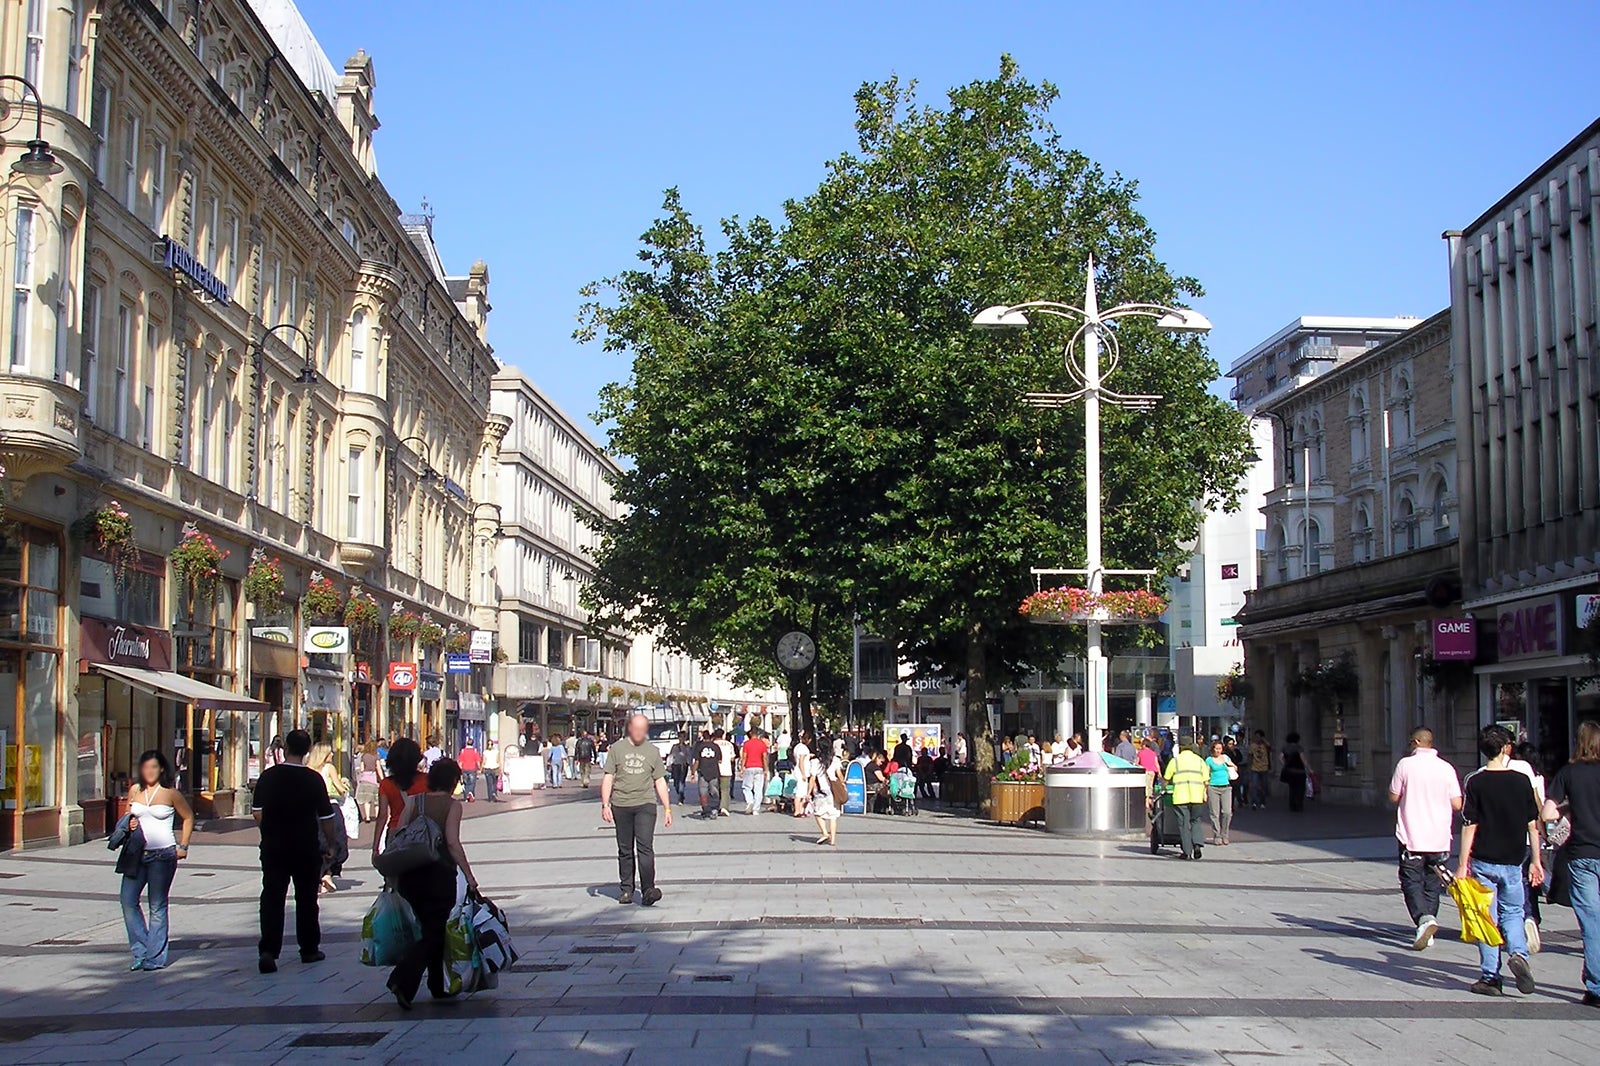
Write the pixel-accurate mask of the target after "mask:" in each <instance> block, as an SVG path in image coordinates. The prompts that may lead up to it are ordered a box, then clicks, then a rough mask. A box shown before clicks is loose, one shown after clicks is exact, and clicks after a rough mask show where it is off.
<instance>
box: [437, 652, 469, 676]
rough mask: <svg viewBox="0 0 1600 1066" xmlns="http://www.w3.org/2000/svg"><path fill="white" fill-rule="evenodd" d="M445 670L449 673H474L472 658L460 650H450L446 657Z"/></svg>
mask: <svg viewBox="0 0 1600 1066" xmlns="http://www.w3.org/2000/svg"><path fill="white" fill-rule="evenodd" d="M444 672H445V673H447V674H470V673H472V660H471V659H470V658H468V657H467V656H465V655H462V654H460V653H459V652H448V653H446V654H445V657H444Z"/></svg>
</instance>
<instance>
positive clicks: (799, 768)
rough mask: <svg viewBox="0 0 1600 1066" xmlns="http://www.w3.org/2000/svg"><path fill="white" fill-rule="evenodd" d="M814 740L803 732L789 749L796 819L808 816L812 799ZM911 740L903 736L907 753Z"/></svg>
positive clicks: (807, 733)
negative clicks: (807, 811)
mask: <svg viewBox="0 0 1600 1066" xmlns="http://www.w3.org/2000/svg"><path fill="white" fill-rule="evenodd" d="M812 739H813V738H812V736H811V734H810V733H809V732H807V731H802V732H801V733H800V735H799V736H797V737H796V738H795V741H794V746H793V747H791V748H790V749H789V764H790V766H791V767H792V769H791V770H790V773H791V774H793V776H794V816H795V817H796V818H804V817H805V816H806V806H807V804H808V802H809V801H810V797H811V792H810V780H811V778H810V776H809V775H808V774H807V772H806V771H807V769H808V768H809V767H810V765H811V743H812ZM910 739H911V738H910V737H909V736H907V735H906V734H901V741H900V742H901V743H902V744H904V745H905V746H906V750H907V751H910V750H911V745H910V744H909V743H907V742H908V741H909V740H910Z"/></svg>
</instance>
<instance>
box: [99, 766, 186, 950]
mask: <svg viewBox="0 0 1600 1066" xmlns="http://www.w3.org/2000/svg"><path fill="white" fill-rule="evenodd" d="M173 784H174V779H173V776H172V764H171V763H169V762H168V761H167V757H166V756H165V755H163V754H161V752H159V751H154V750H152V751H147V752H145V753H144V754H143V755H141V756H139V780H138V782H137V783H135V784H134V785H132V786H131V787H129V789H128V815H129V818H128V831H129V833H136V834H138V835H137V836H135V837H134V841H135V844H134V847H138V844H137V841H138V840H139V839H140V838H141V837H142V839H143V841H144V844H143V847H142V848H140V849H139V850H138V852H137V854H135V853H132V852H129V854H128V862H127V863H124V862H123V861H122V860H118V863H117V866H118V869H119V870H121V872H122V894H121V901H122V924H123V926H124V927H125V928H126V929H127V931H128V951H129V952H130V953H132V955H133V963H132V965H130V966H129V967H128V969H129V970H159V969H162V968H164V967H165V966H166V965H167V943H168V938H167V929H168V922H167V901H168V899H169V898H170V897H171V895H172V880H173V878H174V877H176V876H177V874H178V863H179V862H180V861H181V860H183V859H187V858H188V857H189V837H190V835H191V834H192V833H193V832H194V810H193V809H192V808H190V806H189V801H188V800H187V799H185V798H184V795H183V793H182V792H179V791H178V790H177V789H176V788H175V787H173ZM174 822H177V823H179V825H181V828H179V829H177V830H175V829H174ZM141 899H145V900H147V904H146V906H145V907H144V908H143V909H141V906H140V901H141Z"/></svg>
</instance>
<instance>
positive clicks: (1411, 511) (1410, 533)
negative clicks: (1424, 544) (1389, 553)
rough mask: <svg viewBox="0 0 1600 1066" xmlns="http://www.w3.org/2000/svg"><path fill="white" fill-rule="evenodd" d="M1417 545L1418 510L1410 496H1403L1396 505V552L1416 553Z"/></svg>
mask: <svg viewBox="0 0 1600 1066" xmlns="http://www.w3.org/2000/svg"><path fill="white" fill-rule="evenodd" d="M1418 547H1419V545H1418V543H1417V508H1416V504H1414V503H1412V502H1411V497H1410V496H1409V495H1405V496H1401V497H1400V498H1399V499H1398V500H1396V501H1395V505H1394V550H1395V552H1396V554H1398V553H1400V552H1408V551H1415V550H1416V549H1417V548H1418Z"/></svg>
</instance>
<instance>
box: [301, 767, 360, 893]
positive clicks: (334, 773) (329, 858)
mask: <svg viewBox="0 0 1600 1066" xmlns="http://www.w3.org/2000/svg"><path fill="white" fill-rule="evenodd" d="M336 762H337V758H336V756H335V755H334V751H333V747H332V746H331V745H329V744H317V745H315V746H313V747H312V749H311V753H310V754H309V755H307V756H306V766H307V767H308V768H309V769H312V770H315V771H316V772H317V775H318V776H319V777H321V778H322V787H323V788H325V789H326V790H327V792H328V802H329V803H331V804H333V806H334V809H335V810H337V811H339V812H340V813H341V814H342V813H343V810H344V801H345V799H346V797H348V796H349V795H350V793H351V787H350V782H349V780H348V779H347V778H346V777H345V776H344V775H343V774H341V773H340V772H339V768H338V766H337V765H336ZM342 873H344V870H343V868H342V866H341V864H340V863H339V862H338V861H337V860H336V855H335V854H334V853H332V852H324V853H323V856H322V879H321V882H320V889H319V890H320V891H322V892H326V893H333V892H337V891H339V883H338V882H337V881H336V880H335V878H337V877H338V876H339V875H340V874H342Z"/></svg>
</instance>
